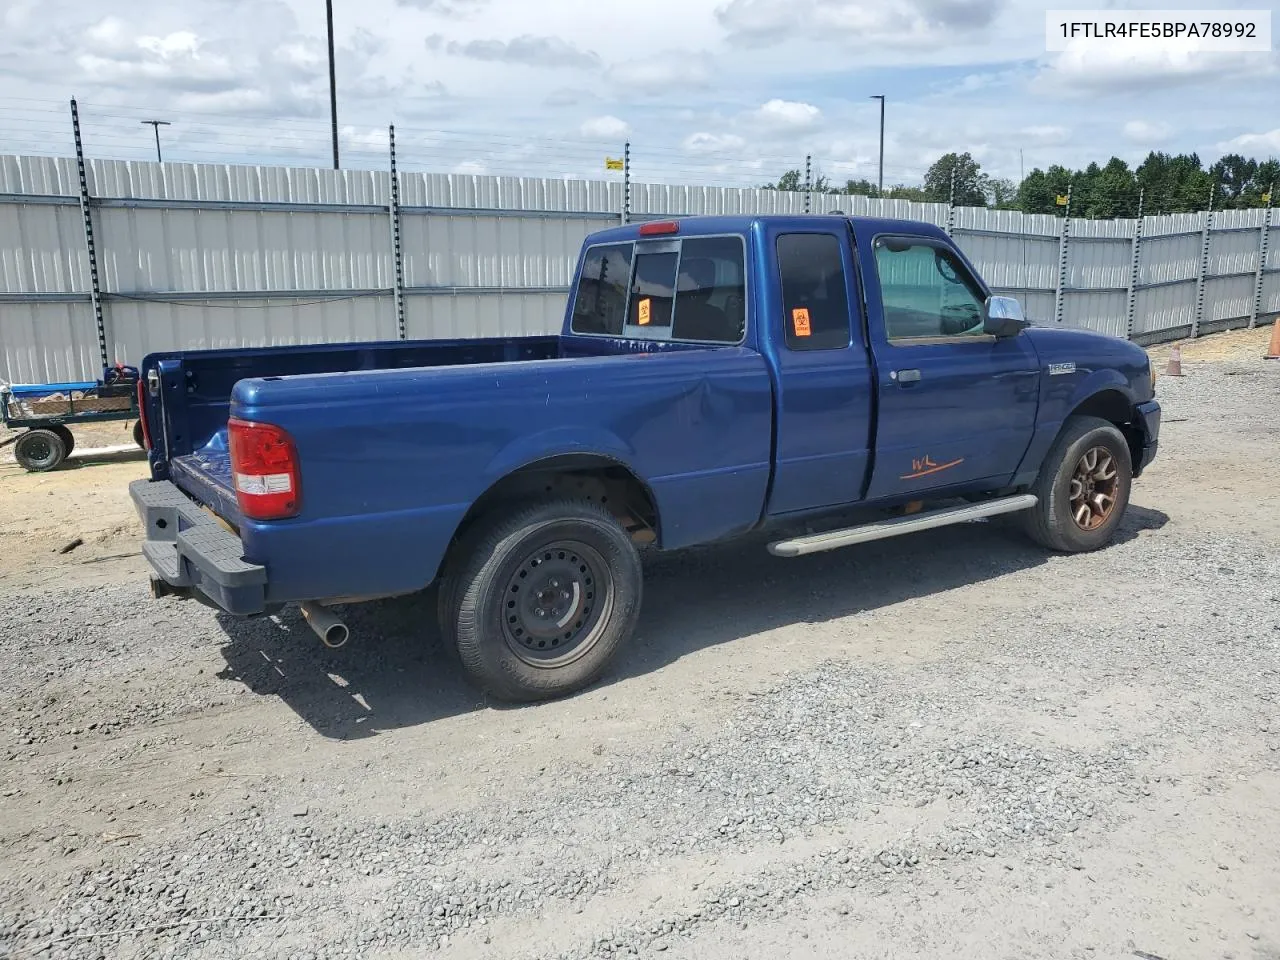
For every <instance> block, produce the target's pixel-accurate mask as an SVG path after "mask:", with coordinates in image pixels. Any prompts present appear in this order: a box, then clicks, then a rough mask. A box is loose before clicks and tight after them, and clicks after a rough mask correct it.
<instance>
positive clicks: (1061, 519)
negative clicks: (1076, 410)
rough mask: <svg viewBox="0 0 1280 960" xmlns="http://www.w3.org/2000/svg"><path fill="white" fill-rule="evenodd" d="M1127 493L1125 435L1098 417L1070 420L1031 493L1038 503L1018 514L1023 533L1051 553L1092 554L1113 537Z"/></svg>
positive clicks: (1129, 469) (1130, 471)
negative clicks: (1090, 458) (1020, 516)
mask: <svg viewBox="0 0 1280 960" xmlns="http://www.w3.org/2000/svg"><path fill="white" fill-rule="evenodd" d="M1089 457H1093V460H1092V461H1090V460H1089V459H1087V458H1089ZM1108 458H1109V460H1108ZM1091 464H1092V465H1091ZM1108 473H1111V474H1112V476H1111V477H1109V478H1108V477H1107V476H1106V475H1107V474H1108ZM1132 487H1133V460H1132V456H1131V454H1130V453H1129V444H1128V443H1127V442H1126V440H1125V438H1124V434H1122V433H1121V432H1120V431H1119V430H1118V429H1117V428H1116V427H1115V426H1114V425H1113V424H1111V423H1108V422H1107V421H1106V420H1101V419H1099V418H1097V417H1070V418H1068V420H1067V422H1066V423H1065V424H1063V427H1062V432H1061V433H1060V434H1058V439H1057V440H1055V441H1054V444H1053V446H1052V447H1051V448H1050V449H1049V453H1048V454H1047V455H1046V456H1045V459H1044V463H1043V465H1042V466H1041V468H1040V475H1039V476H1038V477H1037V478H1036V482H1035V484H1034V485H1033V486H1032V488H1031V491H1030V492H1031V493H1034V494H1035V495H1036V496H1037V497H1038V498H1039V502H1038V503H1037V504H1036V505H1035V506H1034V507H1032V508H1031V509H1030V510H1027V511H1025V512H1024V513H1023V514H1022V520H1023V529H1024V530H1025V531H1026V533H1027V535H1028V536H1030V537H1031V539H1032V540H1034V541H1035V542H1036V543H1038V544H1040V545H1041V546H1045V547H1048V548H1049V549H1050V550H1057V551H1059V552H1062V553H1086V552H1088V551H1091V550H1097V549H1099V548H1101V547H1104V546H1106V545H1107V544H1108V543H1109V542H1110V541H1111V538H1112V537H1113V536H1114V535H1115V532H1116V528H1117V527H1118V526H1119V525H1120V521H1121V519H1123V517H1124V512H1125V510H1126V509H1127V508H1128V506H1129V492H1130V490H1131V489H1132ZM1073 494H1074V495H1075V499H1074V500H1073Z"/></svg>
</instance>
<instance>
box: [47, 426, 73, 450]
mask: <svg viewBox="0 0 1280 960" xmlns="http://www.w3.org/2000/svg"><path fill="white" fill-rule="evenodd" d="M49 429H50V430H52V431H53V432H54V433H56V434H57V435H58V436H60V437H61V438H62V446H63V451H62V455H63V457H69V456H71V451H72V450H74V449H75V448H76V437H75V434H74V433H72V432H71V428H70V427H68V426H67V425H66V424H64V423H56V424H54V425H53V426H52V427H50V428H49Z"/></svg>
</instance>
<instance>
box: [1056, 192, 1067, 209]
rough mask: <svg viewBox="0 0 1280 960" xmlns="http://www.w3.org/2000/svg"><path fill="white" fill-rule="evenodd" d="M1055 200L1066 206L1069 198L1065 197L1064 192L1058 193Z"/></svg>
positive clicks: (1058, 203)
mask: <svg viewBox="0 0 1280 960" xmlns="http://www.w3.org/2000/svg"><path fill="white" fill-rule="evenodd" d="M1053 202H1054V203H1056V204H1057V205H1058V206H1060V207H1065V206H1066V205H1067V198H1066V197H1064V196H1063V195H1062V194H1058V196H1057V197H1056V198H1055V199H1054V201H1053Z"/></svg>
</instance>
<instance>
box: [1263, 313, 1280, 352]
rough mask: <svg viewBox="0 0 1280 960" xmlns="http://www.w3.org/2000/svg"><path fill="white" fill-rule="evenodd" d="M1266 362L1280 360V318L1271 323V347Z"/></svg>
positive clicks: (1268, 349)
mask: <svg viewBox="0 0 1280 960" xmlns="http://www.w3.org/2000/svg"><path fill="white" fill-rule="evenodd" d="M1263 359H1264V360H1280V317H1276V319H1275V320H1273V321H1271V346H1269V347H1268V348H1267V353H1266V356H1265V357H1263Z"/></svg>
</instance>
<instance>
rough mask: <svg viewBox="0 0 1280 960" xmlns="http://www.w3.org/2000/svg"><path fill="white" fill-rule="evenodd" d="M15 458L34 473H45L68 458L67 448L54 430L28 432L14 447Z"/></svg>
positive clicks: (19, 438)
mask: <svg viewBox="0 0 1280 960" xmlns="http://www.w3.org/2000/svg"><path fill="white" fill-rule="evenodd" d="M13 457H14V459H15V460H17V461H18V464H19V465H20V466H22V467H23V468H25V469H27V470H30V471H31V472H32V473H43V472H44V471H46V470H52V469H54V468H55V467H57V466H58V465H59V464H60V463H62V461H63V460H65V459H66V458H67V447H66V444H64V443H63V442H62V437H61V436H60V435H59V434H58V433H56V432H55V431H53V430H45V429H43V428H42V429H39V430H28V431H27V432H26V433H24V434H23V435H22V436H20V437H18V442H17V443H15V444H14V445H13Z"/></svg>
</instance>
